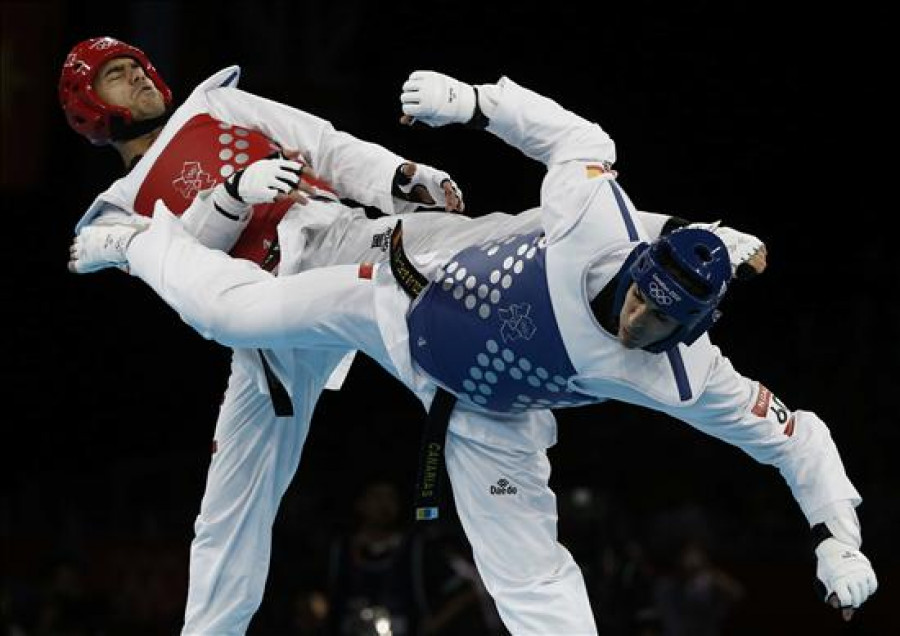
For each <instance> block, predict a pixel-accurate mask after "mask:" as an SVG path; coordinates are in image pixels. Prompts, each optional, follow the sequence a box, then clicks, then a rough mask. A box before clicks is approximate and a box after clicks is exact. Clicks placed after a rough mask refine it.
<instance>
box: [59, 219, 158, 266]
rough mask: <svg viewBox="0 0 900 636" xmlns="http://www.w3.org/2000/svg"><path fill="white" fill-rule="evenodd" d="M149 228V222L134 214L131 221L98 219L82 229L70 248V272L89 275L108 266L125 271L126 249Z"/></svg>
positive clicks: (126, 262) (126, 264)
mask: <svg viewBox="0 0 900 636" xmlns="http://www.w3.org/2000/svg"><path fill="white" fill-rule="evenodd" d="M148 227H150V219H148V218H147V217H143V216H139V215H135V216H134V217H133V220H131V219H129V220H128V221H123V220H122V219H121V218H117V219H116V220H115V221H114V222H108V223H104V222H103V220H102V219H101V220H97V221H95V222H94V223H93V224H91V225H89V226H87V227H85V228H82V230H81V232H79V233H78V235H77V236H76V237H75V239H74V240H73V241H72V245H71V246H70V247H69V271H70V272H73V273H75V274H88V273H90V272H97V271H100V270H102V269H107V268H109V267H118V268H119V269H121V270H123V271H126V272H127V271H128V259H127V258H126V256H125V250H127V249H128V245H129V244H130V243H131V239H133V238H134V237H135V236H136V235H137V234H138V233H140V232H143V231H144V230H146V229H147V228H148Z"/></svg>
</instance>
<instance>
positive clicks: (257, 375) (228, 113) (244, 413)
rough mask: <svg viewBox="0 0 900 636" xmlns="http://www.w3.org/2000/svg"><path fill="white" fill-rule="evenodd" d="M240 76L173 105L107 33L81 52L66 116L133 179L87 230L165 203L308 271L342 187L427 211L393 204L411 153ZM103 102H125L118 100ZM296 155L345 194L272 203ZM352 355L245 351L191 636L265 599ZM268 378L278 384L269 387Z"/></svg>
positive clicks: (223, 628) (442, 179)
mask: <svg viewBox="0 0 900 636" xmlns="http://www.w3.org/2000/svg"><path fill="white" fill-rule="evenodd" d="M239 75H240V69H239V68H238V67H230V68H227V69H224V70H222V71H220V72H218V73H216V74H214V75H213V76H212V77H210V78H209V79H207V80H206V81H204V82H202V83H201V84H200V85H199V86H198V87H197V88H196V89H195V90H194V91H193V92H192V93H191V94H190V95H189V96H188V98H187V99H186V100H185V102H184V103H183V104H181V106H180V107H178V108H173V100H172V92H171V90H170V89H169V88H168V86H166V84H165V82H164V81H163V79H162V77H161V76H160V74H159V72H158V71H157V70H156V68H155V67H154V66H153V65H152V64H151V62H150V60H149V59H148V58H147V56H146V55H145V54H144V52H143V51H141V50H140V49H138V48H136V47H133V46H131V45H129V44H126V43H124V42H121V41H119V40H115V39H113V38H109V37H101V38H92V39H89V40H86V41H84V42H81V43H79V44H78V45H76V46H75V47H74V48H73V49H72V51H71V52H70V54H69V55H68V57H67V58H66V60H65V63H64V65H63V69H62V73H61V77H60V82H59V96H60V101H61V104H62V107H63V110H64V112H65V114H66V118H67V120H68V122H69V124H70V125H71V126H72V127H73V128H74V129H75V130H76V131H77V132H79V133H80V134H82V135H84V136H85V137H87V138H88V139H89V140H90V141H91V142H92V143H94V144H95V145H106V144H112V145H114V146H116V148H117V149H119V150H120V153H121V154H122V155H123V160H125V162H126V166H127V167H128V168H129V170H128V172H127V174H126V175H125V176H123V177H121V178H120V179H118V180H116V181H115V182H114V183H113V184H112V185H111V186H110V187H109V188H108V189H107V190H106V191H105V192H103V193H101V194H100V195H99V196H98V197H97V198H96V200H95V201H94V203H93V204H92V205H91V206H90V208H89V210H88V211H87V213H86V214H85V215H84V216H83V218H82V219H81V221H80V222H79V223H78V226H77V231H80V230H82V229H84V228H87V227H91V225H92V224H99V223H109V222H111V221H112V220H121V221H125V222H130V223H134V222H135V215H136V214H137V215H149V214H150V213H151V212H152V209H153V205H154V203H155V201H157V200H162V201H165V203H166V205H167V206H169V208H170V209H171V210H173V211H175V212H176V213H178V214H182V213H183V214H184V217H183V219H184V221H185V225H186V226H187V227H189V228H190V229H191V231H192V232H193V233H194V234H195V235H196V236H198V238H199V239H200V240H201V241H203V242H204V244H206V245H208V246H210V247H213V248H217V249H224V250H230V253H231V254H232V255H233V256H236V257H240V258H243V259H247V260H249V261H252V262H254V263H257V264H258V265H260V266H261V267H264V268H266V269H269V270H274V269H275V268H276V266H277V269H278V271H279V272H280V273H285V272H292V271H296V269H297V268H298V267H299V262H300V259H301V257H302V252H303V247H304V242H305V240H306V237H307V236H308V234H309V231H310V228H318V227H320V226H325V225H327V224H329V223H330V222H331V221H332V220H333V218H334V217H336V216H338V215H344V216H347V217H353V216H359V214H360V213H359V211H358V210H354V211H351V210H349V209H348V208H346V207H345V206H343V205H341V204H340V203H339V202H338V198H337V196H336V195H335V193H334V192H340V193H341V196H346V197H349V198H352V199H354V200H356V201H359V202H360V203H364V204H368V205H373V206H375V207H378V208H379V209H381V210H382V211H384V212H386V213H395V212H399V211H404V210H412V209H415V205H414V203H412V202H411V201H407V200H402V199H398V198H396V197H395V196H393V195H392V182H393V181H394V178H395V176H396V174H397V170H398V167H399V166H401V164H404V163H405V162H404V160H403V159H402V158H401V157H399V156H398V155H395V154H394V153H392V152H389V151H387V150H385V149H384V148H381V147H379V146H376V145H374V144H370V143H366V142H363V141H360V140H358V139H355V138H354V137H352V136H350V135H347V134H345V133H342V132H338V131H336V130H334V128H333V127H332V126H331V124H329V123H328V122H327V121H325V120H322V119H320V118H318V117H315V116H313V115H310V114H307V113H304V112H302V111H299V110H296V109H293V108H290V107H287V106H284V105H282V104H278V103H276V102H273V101H270V100H267V99H264V98H260V97H257V96H255V95H251V94H249V93H246V92H244V91H241V90H239V89H238V88H237V87H236V85H237V81H238V77H239ZM101 94H110V95H114V96H115V97H116V99H117V100H118V101H120V102H121V103H123V104H125V105H113V104H110V103H107V102H105V101H104V100H103V99H101ZM140 139H146V140H147V143H145V144H143V145H144V146H146V147H142V148H141V151H140V152H138V153H135V152H133V151H132V150H131V149H132V147H133V146H134V145H135V143H133V142H134V140H140ZM286 149H298V150H299V149H302V150H303V152H304V156H303V159H302V164H303V165H311V166H315V168H316V169H317V170H318V171H319V173H320V174H322V175H323V177H326V178H327V179H328V180H329V181H330V183H331V184H332V185H333V188H325V187H317V188H315V189H314V190H312V189H310V188H307V189H306V193H307V194H309V198H310V199H312V198H313V194H311V193H314V195H315V200H311V201H309V202H308V203H309V204H308V205H305V206H302V207H301V206H299V205H297V206H295V205H293V204H294V200H291V199H290V198H287V197H280V198H278V200H276V196H277V195H279V194H282V195H283V194H284V193H285V192H286V191H288V190H291V189H292V188H293V187H295V186H300V185H301V184H300V183H299V178H300V169H301V168H302V166H301V162H294V161H291V160H289V159H287V158H285V157H284V156H283V155H282V154H279V153H283V151H285V150H286ZM273 155H274V157H273ZM267 157H273V158H271V159H267ZM338 173H339V174H338ZM304 174H308V172H305V173H304ZM237 176H240V177H241V178H240V180H239V181H237V188H236V192H235V194H237V195H240V197H241V198H243V199H245V201H240V200H237V199H236V198H235V196H233V195H231V194H229V192H228V191H227V189H226V188H225V185H226V184H225V182H226V179H230V181H231V184H234V183H235V181H236V177H237ZM285 179H287V180H288V181H289V183H288V184H287V186H286V185H285V181H284V180H285ZM447 180H449V177H448V176H447V175H446V173H443V172H441V171H438V170H434V169H433V168H430V167H428V166H423V165H421V164H419V165H418V166H417V170H416V172H415V175H414V179H413V181H414V182H415V183H418V184H421V185H422V186H423V187H425V188H426V189H428V191H429V194H430V195H432V198H433V200H436V201H438V202H439V204H441V203H442V204H444V205H450V204H451V202H449V201H448V199H447V197H446V189H445V187H444V186H445V185H446V183H447ZM442 184H444V185H442ZM450 184H451V185H452V188H454V189H455V187H456V186H455V184H452V181H451V182H450ZM318 185H321V183H320V182H319V183H318ZM270 186H271V187H274V188H276V189H270ZM295 191H296V190H295ZM456 193H457V194H458V190H457V191H456ZM304 200H305V199H304ZM251 202H256V203H257V204H256V205H253V206H252V207H251V206H250V205H248V203H251ZM458 203H459V204H461V199H460V200H458ZM337 247H340V246H337ZM359 248H360V246H358V245H357V246H349V247H348V249H350V250H351V251H353V253H352V254H351V255H350V256H343V258H345V259H353V258H356V253H355V251H354V250H358V249H359ZM342 254H343V253H342V252H341V251H340V250H335V251H334V252H332V253H331V254H329V255H328V256H329V257H331V258H342ZM320 258H322V257H321V256H320ZM348 351H349V350H344V351H333V352H321V351H311V352H303V354H302V355H300V354H298V352H296V351H279V350H268V351H265V352H261V351H257V350H255V349H236V350H235V351H234V354H233V360H232V370H231V378H230V380H229V384H228V388H227V390H226V394H225V399H224V402H223V404H222V407H221V410H220V412H219V417H218V422H217V424H216V430H215V442H214V443H215V451H214V453H213V456H212V459H211V463H210V469H209V474H208V477H207V484H206V491H205V493H204V497H203V501H202V503H201V509H200V513H199V515H198V517H197V520H196V524H195V537H194V540H193V542H192V545H191V564H190V582H189V590H188V599H187V607H186V612H185V624H184V633H186V634H191V633H202V634H210V633H217V634H239V633H244V632H245V631H246V629H247V625H248V624H249V622H250V619H251V617H252V616H253V613H254V612H255V611H256V609H257V607H258V606H259V603H260V601H261V599H262V594H263V590H264V586H265V580H266V575H267V572H268V563H269V558H270V549H271V527H272V522H273V520H274V517H275V514H276V512H277V509H278V504H279V502H280V499H281V496H282V494H283V493H284V490H285V489H286V487H287V485H288V484H289V482H290V480H291V478H292V477H293V474H294V471H295V469H296V466H297V464H298V462H299V457H300V453H301V450H302V447H303V443H304V441H305V438H306V434H307V431H308V426H309V421H310V418H311V415H312V410H313V408H314V406H315V403H316V400H317V399H318V395H319V393H320V392H321V390H322V388H323V387H324V386H325V385H326V382H327V381H329V376H330V375H331V373H332V371H333V370H335V373H334V376H333V377H332V379H331V381H332V382H333V386H335V387H336V386H339V385H340V382H341V381H342V379H343V375H344V374H345V373H346V370H347V363H348V361H349V359H351V356H352V352H351V353H347V352H348ZM345 353H347V358H344V355H345ZM342 359H343V362H342ZM272 375H274V376H275V377H276V378H277V382H275V383H274V384H271V385H270V378H271V376H272ZM267 378H269V379H267ZM270 386H273V387H276V388H277V387H279V386H280V387H281V388H282V389H283V391H284V394H283V395H281V398H282V402H285V401H286V402H288V405H287V415H284V416H283V417H278V416H277V415H276V413H275V412H274V411H273V399H274V396H271V395H270V393H272V392H273V391H274V390H275V389H270ZM282 406H284V404H282ZM286 420H290V421H286ZM276 449H277V452H275V450H276ZM259 492H265V493H268V494H267V496H265V497H260V496H258V494H257V493H259Z"/></svg>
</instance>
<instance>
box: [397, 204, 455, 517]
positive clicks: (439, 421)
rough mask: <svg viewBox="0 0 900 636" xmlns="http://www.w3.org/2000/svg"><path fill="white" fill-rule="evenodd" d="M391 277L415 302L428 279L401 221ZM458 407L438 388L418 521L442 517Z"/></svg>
mask: <svg viewBox="0 0 900 636" xmlns="http://www.w3.org/2000/svg"><path fill="white" fill-rule="evenodd" d="M389 257H390V264H391V273H393V275H394V278H395V279H397V282H398V283H399V284H400V287H402V288H403V291H405V292H406V293H407V294H409V296H410V297H411V298H416V297H417V296H418V295H419V294H420V293H421V292H422V290H423V289H425V286H426V285H427V284H428V279H427V278H425V276H423V275H422V273H421V272H420V271H418V270H417V269H416V268H415V267H414V266H413V264H412V263H410V261H409V258H408V257H407V256H406V252H404V251H403V221H397V225H396V226H395V227H394V231H393V232H392V233H391V248H390V254H389ZM455 404H456V396H455V395H453V394H452V393H450V392H449V391H447V390H446V389H444V388H442V387H437V391H436V392H435V394H434V399H433V400H432V401H431V406H430V407H429V409H428V417H426V418H425V427H424V428H423V429H422V443H421V445H420V447H419V467H418V471H417V472H416V492H415V503H414V509H415V519H416V521H433V520H434V519H437V518H438V517H439V516H440V509H441V496H440V495H441V484H442V482H443V479H444V471H445V468H444V445H445V443H446V440H447V427H448V426H450V414H451V413H452V412H453V407H454V405H455Z"/></svg>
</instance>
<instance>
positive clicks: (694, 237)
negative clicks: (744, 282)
mask: <svg viewBox="0 0 900 636" xmlns="http://www.w3.org/2000/svg"><path fill="white" fill-rule="evenodd" d="M637 249H638V250H640V252H639V253H638V256H637V258H636V259H635V261H634V263H633V264H632V265H631V267H630V269H629V272H630V274H631V277H632V279H633V280H634V282H635V284H636V285H637V286H638V288H639V289H640V290H641V293H642V294H643V295H644V297H645V298H648V299H650V300H651V301H653V303H654V304H655V305H656V306H657V307H658V308H659V310H660V311H662V312H663V313H665V314H666V315H668V316H670V317H672V318H674V319H675V320H677V321H678V323H679V324H680V325H681V326H680V327H679V328H678V329H676V330H675V332H674V333H673V334H672V335H671V336H669V337H668V338H665V339H664V340H661V341H659V342H657V343H653V344H652V345H649V346H647V347H644V348H645V350H647V351H651V352H653V353H659V352H662V351H666V350H668V349H671V348H672V347H674V346H675V345H676V344H678V343H679V342H682V343H684V344H688V345H689V344H692V343H693V342H694V341H695V340H696V339H697V338H699V337H700V336H701V335H702V334H703V333H704V332H706V331H707V330H708V329H709V328H710V327H711V326H712V325H713V323H715V322H716V321H717V320H718V319H719V317H720V316H721V312H720V311H718V309H717V307H718V305H719V303H720V302H721V300H722V298H723V297H724V295H725V292H726V290H727V289H728V283H729V281H730V280H731V261H730V259H729V257H728V249H727V248H726V247H725V244H724V243H723V242H722V239H720V238H719V237H718V236H716V235H715V234H714V233H712V232H710V231H709V230H705V229H700V228H680V229H678V230H675V231H674V232H672V233H670V234H668V235H666V236H662V237H660V238H659V239H657V240H656V241H654V242H653V243H652V244H650V245H642V246H638V248H637Z"/></svg>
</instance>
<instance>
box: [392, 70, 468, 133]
mask: <svg viewBox="0 0 900 636" xmlns="http://www.w3.org/2000/svg"><path fill="white" fill-rule="evenodd" d="M400 102H401V103H402V104H403V113H404V114H405V115H410V116H411V117H415V119H416V121H420V122H422V123H423V124H428V125H429V126H444V125H445V124H454V123H459V124H464V123H466V122H467V121H469V120H470V119H472V115H473V114H475V89H474V88H472V86H471V85H469V84H466V83H465V82H460V81H459V80H455V79H453V78H452V77H449V76H447V75H443V74H441V73H435V72H434V71H413V72H412V73H411V74H410V76H409V79H407V80H406V82H405V83H404V84H403V92H402V93H400Z"/></svg>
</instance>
